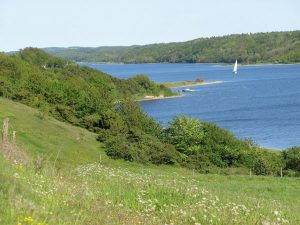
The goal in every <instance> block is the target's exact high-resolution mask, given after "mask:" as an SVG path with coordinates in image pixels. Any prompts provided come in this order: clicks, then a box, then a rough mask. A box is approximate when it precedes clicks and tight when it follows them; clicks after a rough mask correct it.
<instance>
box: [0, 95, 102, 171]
mask: <svg viewBox="0 0 300 225" xmlns="http://www.w3.org/2000/svg"><path fill="white" fill-rule="evenodd" d="M5 117H9V118H10V129H11V130H16V131H17V143H18V144H19V145H20V147H22V148H23V149H24V150H25V151H26V152H27V153H29V155H31V156H37V155H41V156H42V155H47V157H49V159H50V160H51V161H54V160H55V159H56V158H57V163H58V164H60V165H62V164H63V165H72V164H83V163H89V162H94V160H95V158H97V159H98V158H99V157H100V154H101V155H105V153H104V150H103V148H102V146H101V143H99V142H97V141H96V135H95V134H93V133H90V132H88V131H86V130H85V129H82V128H78V127H73V126H71V125H68V124H66V123H62V122H59V121H57V120H55V119H53V118H51V117H48V116H45V115H43V114H42V113H40V112H39V111H38V110H36V109H33V108H30V107H27V106H25V105H22V104H19V103H16V102H12V101H10V100H7V99H3V98H0V121H2V120H3V119H4V118H5ZM10 133H11V132H10Z"/></svg>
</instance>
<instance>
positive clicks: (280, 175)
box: [280, 167, 283, 177]
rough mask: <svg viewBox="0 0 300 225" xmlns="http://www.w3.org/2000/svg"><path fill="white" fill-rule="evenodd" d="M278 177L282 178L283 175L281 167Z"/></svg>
mask: <svg viewBox="0 0 300 225" xmlns="http://www.w3.org/2000/svg"><path fill="white" fill-rule="evenodd" d="M280 177H283V174H282V167H281V168H280Z"/></svg>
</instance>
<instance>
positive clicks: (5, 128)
mask: <svg viewBox="0 0 300 225" xmlns="http://www.w3.org/2000/svg"><path fill="white" fill-rule="evenodd" d="M8 124H9V118H6V119H4V121H3V129H2V142H3V143H6V142H7V141H8Z"/></svg>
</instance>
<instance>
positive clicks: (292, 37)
mask: <svg viewBox="0 0 300 225" xmlns="http://www.w3.org/2000/svg"><path fill="white" fill-rule="evenodd" d="M45 51H47V52H49V53H51V54H54V55H57V56H61V57H64V58H66V59H68V60H75V61H79V62H105V63H233V62H234V61H235V59H238V61H239V62H241V63H244V64H254V63H299V62H300V31H291V32H271V33H255V34H251V33H249V34H239V35H236V34H235V35H227V36H222V37H211V38H199V39H195V40H191V41H186V42H177V43H176V42H175V43H168V44H151V45H143V46H129V47H98V48H83V47H71V48H45Z"/></svg>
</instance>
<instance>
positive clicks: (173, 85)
mask: <svg viewBox="0 0 300 225" xmlns="http://www.w3.org/2000/svg"><path fill="white" fill-rule="evenodd" d="M222 83H224V82H223V81H201V82H196V81H179V82H165V83H162V84H163V85H165V86H166V87H169V88H179V87H194V86H202V85H209V84H222Z"/></svg>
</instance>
